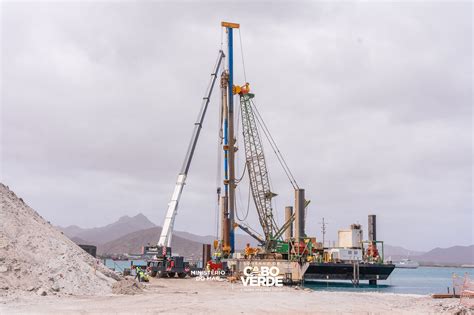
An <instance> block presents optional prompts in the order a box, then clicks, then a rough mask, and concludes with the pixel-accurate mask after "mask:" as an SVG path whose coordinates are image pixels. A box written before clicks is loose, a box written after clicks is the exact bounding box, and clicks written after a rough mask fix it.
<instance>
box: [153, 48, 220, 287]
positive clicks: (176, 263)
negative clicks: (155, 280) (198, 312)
mask: <svg viewBox="0 0 474 315" xmlns="http://www.w3.org/2000/svg"><path fill="white" fill-rule="evenodd" d="M224 57H225V55H224V52H223V51H222V50H220V51H219V54H218V57H217V61H216V64H215V67H214V71H213V72H212V74H211V79H210V83H209V86H208V88H207V90H206V93H205V96H204V97H203V102H202V106H201V110H200V111H199V115H198V119H197V121H196V122H195V123H194V130H193V134H192V137H191V141H190V142H189V146H188V150H187V152H186V156H185V158H184V162H183V165H182V167H181V170H180V172H179V174H178V179H177V181H176V186H175V188H174V191H173V194H172V195H171V200H170V202H169V203H168V210H167V211H166V215H165V219H164V222H163V229H162V230H161V235H160V239H159V241H158V243H157V244H156V245H155V246H145V247H144V254H145V255H147V256H149V257H150V259H149V260H148V261H147V270H148V272H149V273H150V274H151V275H152V276H158V277H160V278H163V277H175V276H176V275H178V277H180V278H185V277H186V275H187V274H189V272H190V268H189V263H187V262H185V261H184V257H181V256H172V251H171V239H172V237H173V227H174V222H175V219H176V215H177V212H178V205H179V201H180V199H181V195H182V193H183V189H184V185H185V184H186V178H187V176H188V172H189V168H190V166H191V161H192V159H193V156H194V151H195V149H196V145H197V142H198V139H199V135H200V133H201V129H202V125H203V123H204V118H205V116H206V112H207V108H208V106H209V102H210V99H211V95H212V91H213V89H214V85H215V82H216V80H217V73H218V71H219V69H220V67H221V63H222V60H223V59H224Z"/></svg>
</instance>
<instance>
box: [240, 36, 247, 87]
mask: <svg viewBox="0 0 474 315" xmlns="http://www.w3.org/2000/svg"><path fill="white" fill-rule="evenodd" d="M239 40H240V54H241V56H242V67H243V70H244V80H245V83H247V73H246V71H245V60H244V47H243V45H242V34H241V30H240V28H239Z"/></svg>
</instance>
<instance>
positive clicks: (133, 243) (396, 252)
mask: <svg viewBox="0 0 474 315" xmlns="http://www.w3.org/2000/svg"><path fill="white" fill-rule="evenodd" d="M57 228H58V229H59V230H61V231H62V232H63V233H64V234H65V235H66V236H68V237H69V238H70V239H71V240H73V241H74V242H75V243H77V244H89V245H96V246H97V253H98V254H99V255H102V256H111V255H122V254H125V253H128V254H139V253H141V250H142V246H143V245H146V244H156V243H157V242H158V238H159V236H160V234H161V227H160V226H157V225H155V224H154V223H153V222H151V221H150V220H149V219H148V218H147V217H146V216H144V215H143V214H141V213H139V214H137V215H135V216H133V217H129V216H123V217H121V218H119V219H118V220H117V221H116V222H114V223H111V224H108V225H106V226H103V227H95V228H81V227H78V226H76V225H72V226H68V227H57ZM214 240H215V237H214V236H211V235H206V236H200V235H195V234H192V233H189V232H184V231H174V233H173V239H172V244H171V246H172V249H173V252H174V253H175V254H179V255H182V256H185V257H192V256H194V257H200V255H201V253H202V244H212V243H213V242H214ZM247 243H250V245H251V246H256V245H257V243H256V241H255V240H254V239H253V238H252V237H250V236H248V235H244V234H236V248H237V249H238V250H241V249H243V248H245V246H246V244H247ZM384 256H385V258H386V259H387V258H390V259H392V260H393V261H396V260H399V259H402V258H407V257H409V258H410V259H412V260H416V261H419V262H420V263H421V264H430V265H437V264H440V265H460V264H474V245H471V246H453V247H449V248H435V249H433V250H430V251H428V252H421V251H414V250H409V249H405V248H403V247H400V246H391V245H387V244H385V245H384Z"/></svg>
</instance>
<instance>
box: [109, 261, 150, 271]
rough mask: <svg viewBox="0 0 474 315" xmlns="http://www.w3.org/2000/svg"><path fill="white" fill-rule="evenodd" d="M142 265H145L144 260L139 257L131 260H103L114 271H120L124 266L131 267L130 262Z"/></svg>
mask: <svg viewBox="0 0 474 315" xmlns="http://www.w3.org/2000/svg"><path fill="white" fill-rule="evenodd" d="M132 262H133V264H134V265H138V266H142V265H146V262H145V261H144V260H140V259H134V260H133V259H132V260H112V259H106V260H105V265H106V266H107V267H109V268H110V269H113V270H115V271H120V272H122V271H123V270H124V269H125V268H129V269H130V267H131V264H132Z"/></svg>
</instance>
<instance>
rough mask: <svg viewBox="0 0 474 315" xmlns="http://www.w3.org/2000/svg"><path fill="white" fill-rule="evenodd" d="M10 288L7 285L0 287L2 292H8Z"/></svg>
mask: <svg viewBox="0 0 474 315" xmlns="http://www.w3.org/2000/svg"><path fill="white" fill-rule="evenodd" d="M8 289H9V287H8V286H7V285H6V284H2V285H0V290H8Z"/></svg>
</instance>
